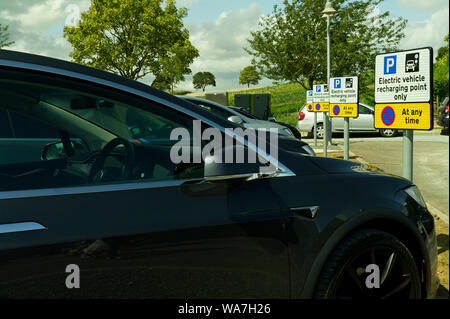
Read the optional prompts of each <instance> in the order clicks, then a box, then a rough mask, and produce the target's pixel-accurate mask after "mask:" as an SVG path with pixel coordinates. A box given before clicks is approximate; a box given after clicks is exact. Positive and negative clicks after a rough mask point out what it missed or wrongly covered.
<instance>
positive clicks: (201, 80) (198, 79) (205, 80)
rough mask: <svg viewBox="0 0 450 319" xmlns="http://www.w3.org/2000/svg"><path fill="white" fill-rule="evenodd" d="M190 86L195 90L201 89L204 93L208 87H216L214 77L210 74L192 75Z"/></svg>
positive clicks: (199, 73)
mask: <svg viewBox="0 0 450 319" xmlns="http://www.w3.org/2000/svg"><path fill="white" fill-rule="evenodd" d="M192 84H193V85H194V88H195V89H202V91H203V92H205V88H206V87H207V86H208V85H212V86H216V77H215V76H214V74H212V73H211V72H198V73H195V74H194V78H193V79H192Z"/></svg>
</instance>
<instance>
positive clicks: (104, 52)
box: [64, 0, 198, 80]
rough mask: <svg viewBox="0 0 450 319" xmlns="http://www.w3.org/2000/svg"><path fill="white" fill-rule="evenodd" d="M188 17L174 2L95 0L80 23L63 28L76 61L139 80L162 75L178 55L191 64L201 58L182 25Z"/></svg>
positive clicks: (162, 0) (185, 63) (185, 10)
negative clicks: (195, 59)
mask: <svg viewBox="0 0 450 319" xmlns="http://www.w3.org/2000/svg"><path fill="white" fill-rule="evenodd" d="M186 15H187V9H186V8H180V9H178V8H177V7H176V5H175V0H92V1H91V6H90V8H89V9H88V10H87V11H86V12H83V13H82V14H81V21H80V23H79V26H76V27H74V26H66V27H64V37H66V38H67V40H68V41H69V42H70V44H71V45H72V47H73V51H72V52H71V54H70V56H71V57H72V58H73V60H74V61H75V62H78V63H82V64H86V65H89V66H92V67H96V68H99V69H103V70H108V71H111V72H114V73H118V74H120V75H122V76H125V77H128V78H131V79H134V80H137V79H140V78H142V77H144V76H145V75H147V74H154V75H158V74H160V73H161V72H163V69H164V67H167V65H168V64H169V63H168V62H167V61H168V60H170V59H173V58H174V57H177V58H179V59H183V58H185V59H187V60H183V64H184V65H189V64H190V63H192V62H193V60H194V58H195V57H196V56H198V51H197V50H196V49H195V48H194V47H193V46H192V44H191V43H190V42H189V32H188V30H187V29H186V28H185V27H184V25H183V18H184V17H185V16H186ZM181 48H184V49H185V50H186V51H188V52H189V53H190V54H185V51H184V50H183V49H181ZM182 51H183V54H182V57H180V56H178V55H177V54H180V52H182ZM184 69H185V68H184Z"/></svg>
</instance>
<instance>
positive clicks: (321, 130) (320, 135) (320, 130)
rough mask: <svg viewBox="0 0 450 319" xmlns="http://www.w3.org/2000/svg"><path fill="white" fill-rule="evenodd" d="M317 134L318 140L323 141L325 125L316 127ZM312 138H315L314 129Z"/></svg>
mask: <svg viewBox="0 0 450 319" xmlns="http://www.w3.org/2000/svg"><path fill="white" fill-rule="evenodd" d="M316 132H317V139H319V140H321V139H323V133H324V130H323V123H317V126H316ZM311 135H312V137H314V127H313V128H312V132H311Z"/></svg>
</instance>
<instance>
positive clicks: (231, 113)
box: [177, 95, 293, 136]
mask: <svg viewBox="0 0 450 319" xmlns="http://www.w3.org/2000/svg"><path fill="white" fill-rule="evenodd" d="M177 97H179V98H180V99H184V100H186V101H188V102H191V103H194V104H197V105H199V106H201V107H203V108H205V109H207V110H209V111H210V112H212V113H214V114H216V115H217V116H220V117H222V118H224V119H227V120H228V121H230V122H233V123H236V124H238V125H242V126H243V127H246V128H253V129H255V130H257V129H259V128H263V129H266V130H269V129H270V128H277V129H278V134H280V135H287V136H293V134H292V132H291V130H290V129H288V128H287V127H285V126H283V125H279V124H277V123H273V122H269V121H263V120H259V119H255V118H250V117H248V116H246V115H244V114H242V113H241V112H238V111H236V110H234V109H232V108H230V107H226V106H224V105H222V104H219V103H216V102H213V101H209V100H206V99H201V98H198V97H193V96H186V95H177Z"/></svg>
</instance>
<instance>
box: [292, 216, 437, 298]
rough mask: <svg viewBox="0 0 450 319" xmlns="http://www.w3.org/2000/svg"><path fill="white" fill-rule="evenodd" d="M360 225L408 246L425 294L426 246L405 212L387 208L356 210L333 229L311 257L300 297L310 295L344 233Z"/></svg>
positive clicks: (346, 234)
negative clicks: (384, 233) (392, 236)
mask: <svg viewBox="0 0 450 319" xmlns="http://www.w3.org/2000/svg"><path fill="white" fill-rule="evenodd" d="M363 228H372V229H377V230H381V231H385V232H388V233H390V234H392V235H394V236H396V237H397V238H398V239H399V240H400V241H402V242H403V243H404V244H405V245H406V246H407V247H408V249H409V250H410V252H411V254H412V255H413V257H414V260H415V261H416V264H417V267H418V270H419V273H420V275H421V276H424V278H421V282H422V290H423V291H422V293H423V296H426V291H425V289H426V287H428V284H429V283H428V281H429V278H430V277H431V275H430V274H423V268H424V267H423V264H422V261H424V262H425V263H429V260H428V255H427V253H426V248H425V246H424V244H423V242H422V241H421V239H420V236H421V235H420V233H419V232H418V230H417V229H416V228H415V225H414V224H413V222H412V221H411V220H409V219H408V218H407V217H406V216H403V215H401V214H400V213H396V212H395V214H393V211H392V210H388V211H385V212H381V213H380V212H370V213H367V214H366V213H364V214H359V215H358V216H357V217H354V218H352V219H351V220H349V221H347V222H346V223H344V224H343V225H342V226H341V227H339V228H338V229H336V230H335V231H334V232H333V234H332V235H331V236H330V237H329V238H328V239H327V240H326V242H325V243H324V244H323V245H322V246H321V249H320V252H319V253H318V254H317V256H316V258H315V259H314V262H313V263H312V265H311V267H309V269H310V272H309V274H308V276H307V277H306V278H307V279H306V282H305V284H304V285H303V288H302V291H301V295H300V298H302V299H310V298H313V296H314V291H315V289H316V285H317V282H318V279H319V276H320V274H321V272H322V269H323V267H324V266H325V264H326V262H327V260H328V258H329V256H330V255H331V254H332V252H333V251H334V250H335V248H336V247H337V246H338V245H339V244H340V243H341V242H342V241H343V240H344V239H345V238H346V237H348V236H349V235H351V234H352V233H354V232H356V231H358V230H360V229H363ZM410 247H411V248H412V249H411V248H410ZM294 294H295V293H294Z"/></svg>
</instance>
